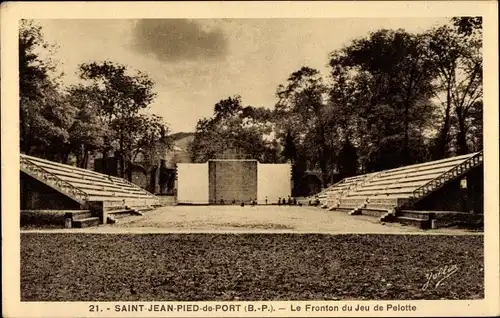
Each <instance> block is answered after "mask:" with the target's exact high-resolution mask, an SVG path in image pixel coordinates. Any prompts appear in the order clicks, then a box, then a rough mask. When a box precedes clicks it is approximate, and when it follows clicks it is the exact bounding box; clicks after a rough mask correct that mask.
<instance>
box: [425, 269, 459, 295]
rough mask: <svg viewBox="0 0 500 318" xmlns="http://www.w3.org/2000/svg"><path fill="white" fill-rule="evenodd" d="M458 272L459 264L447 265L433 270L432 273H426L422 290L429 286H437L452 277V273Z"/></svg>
mask: <svg viewBox="0 0 500 318" xmlns="http://www.w3.org/2000/svg"><path fill="white" fill-rule="evenodd" d="M456 272H458V266H457V265H455V264H453V265H445V266H443V267H440V268H438V269H436V270H433V271H431V272H430V273H426V274H425V280H426V282H425V284H424V286H422V290H426V289H428V288H429V287H434V288H437V287H439V285H441V283H442V282H443V281H444V280H445V279H447V278H448V277H450V276H451V275H453V274H455V273H456Z"/></svg>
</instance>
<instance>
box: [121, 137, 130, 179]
mask: <svg viewBox="0 0 500 318" xmlns="http://www.w3.org/2000/svg"><path fill="white" fill-rule="evenodd" d="M123 139H124V136H123V132H120V158H119V160H120V178H124V177H125V165H124V163H125V160H124V155H123V150H124V148H125V147H124V144H123V143H124V140H123ZM129 181H130V180H129Z"/></svg>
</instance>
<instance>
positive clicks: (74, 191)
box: [20, 157, 88, 201]
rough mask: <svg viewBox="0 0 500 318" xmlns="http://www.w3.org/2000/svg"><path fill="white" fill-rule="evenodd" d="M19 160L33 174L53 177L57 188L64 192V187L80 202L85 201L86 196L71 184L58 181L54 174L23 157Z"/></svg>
mask: <svg viewBox="0 0 500 318" xmlns="http://www.w3.org/2000/svg"><path fill="white" fill-rule="evenodd" d="M20 158H21V164H24V165H25V166H26V167H27V169H28V170H30V171H34V172H35V173H36V171H37V170H38V171H40V172H42V173H45V174H48V175H49V176H51V177H53V178H54V179H55V180H56V181H55V183H56V185H57V186H59V187H60V188H61V189H63V190H64V188H65V187H66V188H70V189H71V190H70V191H68V192H70V193H71V194H73V195H75V196H77V197H79V198H80V201H86V200H87V199H88V194H87V193H86V192H85V191H82V190H80V189H78V188H77V187H75V186H74V185H72V184H71V183H69V182H67V181H65V180H62V179H60V178H59V177H58V176H57V175H56V174H54V173H52V172H50V171H48V170H46V169H44V168H42V167H40V166H39V165H37V164H36V163H34V162H33V161H31V160H30V159H28V158H24V157H20ZM33 167H34V168H33ZM44 179H45V178H44ZM61 184H63V185H64V186H62V185H61ZM82 198H83V200H82Z"/></svg>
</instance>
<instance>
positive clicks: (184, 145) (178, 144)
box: [170, 132, 194, 151]
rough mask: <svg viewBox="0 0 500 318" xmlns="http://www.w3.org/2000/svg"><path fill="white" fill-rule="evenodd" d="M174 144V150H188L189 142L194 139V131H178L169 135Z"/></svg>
mask: <svg viewBox="0 0 500 318" xmlns="http://www.w3.org/2000/svg"><path fill="white" fill-rule="evenodd" d="M170 138H171V139H172V143H173V146H174V151H188V148H189V144H190V143H191V142H192V141H193V139H194V133H190V132H178V133H175V134H172V135H170Z"/></svg>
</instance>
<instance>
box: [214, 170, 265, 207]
mask: <svg viewBox="0 0 500 318" xmlns="http://www.w3.org/2000/svg"><path fill="white" fill-rule="evenodd" d="M221 199H223V200H224V202H225V203H226V204H228V203H231V202H233V200H235V201H236V202H237V203H239V202H249V201H250V200H256V199H257V161H256V160H248V161H247V160H227V161H226V160H221V161H219V160H214V161H209V201H210V203H220V201H221Z"/></svg>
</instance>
